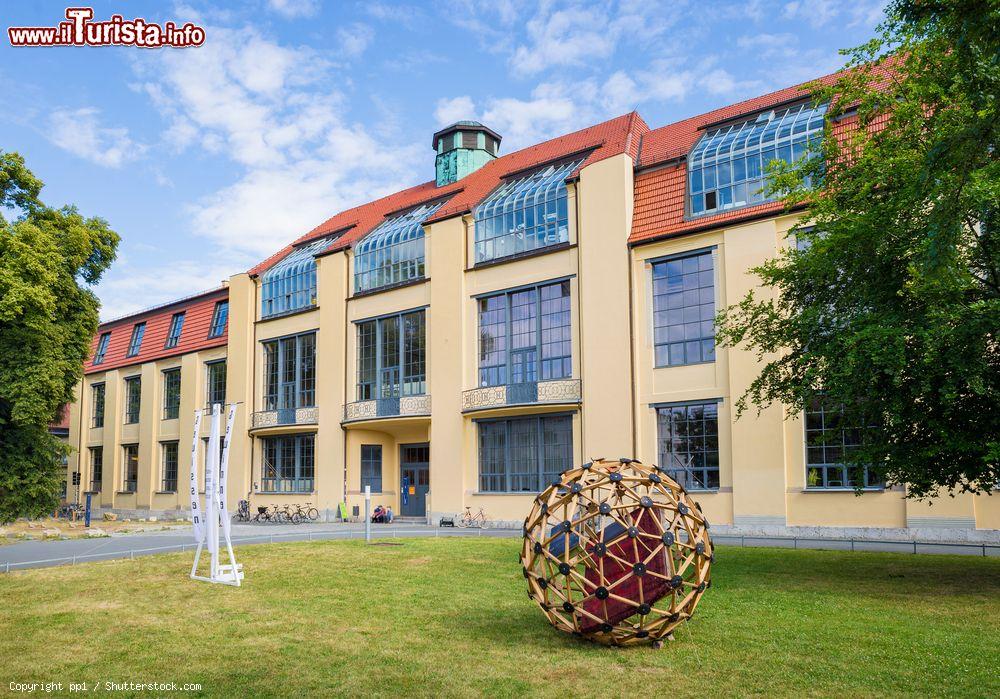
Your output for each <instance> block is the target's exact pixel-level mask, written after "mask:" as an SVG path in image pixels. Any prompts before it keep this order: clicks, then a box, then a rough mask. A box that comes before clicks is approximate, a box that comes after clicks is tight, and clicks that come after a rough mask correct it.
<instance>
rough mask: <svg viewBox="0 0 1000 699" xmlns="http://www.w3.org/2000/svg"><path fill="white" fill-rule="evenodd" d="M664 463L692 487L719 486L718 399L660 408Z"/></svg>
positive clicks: (659, 434)
mask: <svg viewBox="0 0 1000 699" xmlns="http://www.w3.org/2000/svg"><path fill="white" fill-rule="evenodd" d="M656 426H657V439H658V441H659V449H658V452H659V455H660V465H661V466H662V467H664V468H666V469H667V474H668V475H669V476H670V477H671V478H673V479H674V480H675V481H677V482H678V483H680V484H681V485H683V486H684V487H685V488H687V489H688V490H710V489H716V488H718V487H719V406H718V403H716V402H715V401H706V402H700V403H687V404H683V405H681V404H678V405H669V406H664V407H660V408H657V409H656Z"/></svg>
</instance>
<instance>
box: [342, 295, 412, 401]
mask: <svg viewBox="0 0 1000 699" xmlns="http://www.w3.org/2000/svg"><path fill="white" fill-rule="evenodd" d="M425 322H426V321H425V317H424V311H422V310H420V311H412V312H410V313H403V314H400V315H392V316H387V317H385V318H379V319H377V320H366V321H364V322H362V323H358V400H373V399H376V398H378V399H389V398H399V397H400V396H401V395H402V396H419V395H423V394H424V393H426V391H427V366H426V363H427V344H426V343H427V340H426V337H425Z"/></svg>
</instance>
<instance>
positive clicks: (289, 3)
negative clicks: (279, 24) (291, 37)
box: [267, 0, 319, 18]
mask: <svg viewBox="0 0 1000 699" xmlns="http://www.w3.org/2000/svg"><path fill="white" fill-rule="evenodd" d="M267 6H268V7H269V8H270V9H271V10H273V11H274V12H277V13H278V14H279V15H283V16H284V17H289V18H294V17H312V16H313V15H315V14H316V13H317V12H319V2H317V0H267Z"/></svg>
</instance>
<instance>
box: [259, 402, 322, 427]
mask: <svg viewBox="0 0 1000 699" xmlns="http://www.w3.org/2000/svg"><path fill="white" fill-rule="evenodd" d="M318 422H319V408H317V407H312V408H278V409H277V410H258V411H257V412H255V413H254V414H253V417H252V419H251V423H250V426H251V429H260V428H262V427H281V426H283V425H315V424H317V423H318Z"/></svg>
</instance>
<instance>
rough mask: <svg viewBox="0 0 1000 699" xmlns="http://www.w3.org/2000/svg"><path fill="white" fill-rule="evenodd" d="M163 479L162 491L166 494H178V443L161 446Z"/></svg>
mask: <svg viewBox="0 0 1000 699" xmlns="http://www.w3.org/2000/svg"><path fill="white" fill-rule="evenodd" d="M160 455H161V459H162V473H163V479H162V483H161V485H160V490H161V491H163V492H164V493H176V492H177V442H162V443H161V444H160Z"/></svg>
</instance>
